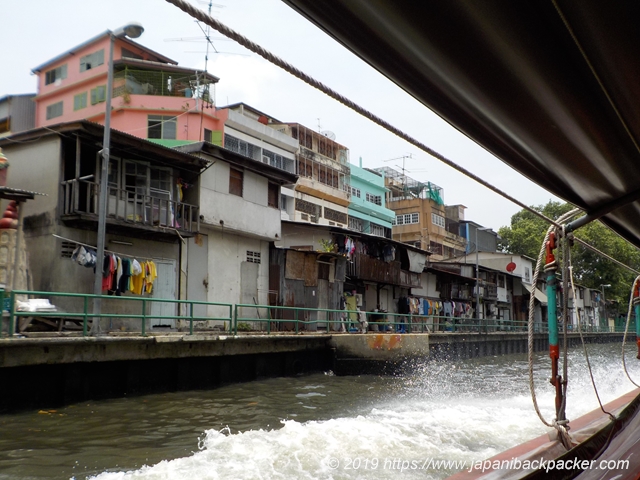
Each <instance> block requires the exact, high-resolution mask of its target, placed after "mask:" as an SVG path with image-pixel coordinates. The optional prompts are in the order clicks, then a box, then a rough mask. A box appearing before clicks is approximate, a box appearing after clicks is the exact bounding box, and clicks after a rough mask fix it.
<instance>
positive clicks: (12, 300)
mask: <svg viewBox="0 0 640 480" xmlns="http://www.w3.org/2000/svg"><path fill="white" fill-rule="evenodd" d="M9 298H10V300H9V302H10V304H9V336H10V337H13V332H14V330H15V328H14V323H13V322H14V321H15V308H16V307H15V305H16V294H15V293H13V291H12V292H11V293H10V294H9Z"/></svg>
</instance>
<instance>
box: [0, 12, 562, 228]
mask: <svg viewBox="0 0 640 480" xmlns="http://www.w3.org/2000/svg"><path fill="white" fill-rule="evenodd" d="M214 1H215V2H216V3H215V4H214V7H213V11H212V14H213V15H214V16H215V17H216V18H218V19H220V20H221V21H222V22H223V23H226V24H227V25H228V26H230V27H231V28H233V29H235V30H237V31H239V32H240V33H241V34H243V35H244V36H246V37H248V38H249V39H251V40H253V41H255V42H257V43H259V44H260V45H262V46H263V47H265V48H267V49H268V50H270V51H271V52H272V53H274V54H276V55H278V56H279V57H282V58H284V59H285V60H287V61H288V62H289V63H292V64H293V65H295V66H297V67H298V68H300V69H302V70H303V71H305V72H306V73H308V74H310V75H312V76H313V77H315V78H316V79H318V80H320V81H322V82H324V83H325V84H326V85H328V86H330V87H331V88H333V89H334V90H337V91H338V92H340V93H341V94H343V95H345V96H347V97H348V98H350V99H352V100H354V101H355V102H357V103H359V104H360V105H361V106H363V107H365V108H366V109H368V110H369V111H371V112H373V113H374V114H376V115H378V116H380V117H382V118H384V119H386V120H387V121H389V122H390V123H391V124H393V125H395V126H396V127H398V128H400V129H401V130H404V131H405V132H407V133H409V134H410V135H412V136H413V137H415V138H417V139H418V140H420V141H422V142H423V143H425V144H427V145H429V146H430V147H431V148H433V149H434V150H436V151H438V152H440V153H442V154H444V155H445V156H447V157H448V158H450V159H451V160H453V161H455V162H456V163H459V164H460V165H462V166H463V167H465V168H466V169H468V170H470V171H472V172H473V173H475V174H476V175H478V176H480V177H482V178H484V179H485V180H487V181H489V182H491V183H492V184H494V185H496V186H497V187H499V188H500V189H502V190H504V191H506V192H507V193H509V194H511V195H512V196H514V197H516V198H518V199H519V200H521V201H522V202H524V203H526V204H528V205H539V204H544V203H546V202H547V201H549V200H550V199H555V197H553V196H552V195H551V194H550V193H548V192H546V191H545V190H543V189H542V188H540V187H538V186H536V185H534V184H533V183H531V182H530V181H528V180H527V179H525V178H524V177H522V176H521V175H520V174H518V173H516V172H515V171H513V170H511V169H510V168H509V167H507V166H506V165H504V164H503V163H502V162H501V161H499V160H497V159H496V158H494V157H493V156H492V155H491V154H489V153H488V152H486V151H485V150H483V149H482V148H480V147H479V146H477V145H476V144H475V143H473V142H472V141H471V140H469V139H468V138H466V137H465V136H464V135H462V134H460V133H459V132H458V131H457V130H455V129H454V128H452V127H451V126H449V125H448V124H447V123H446V122H444V121H443V120H441V119H440V118H439V117H438V116H436V115H435V114H433V113H432V112H431V111H430V110H428V109H427V108H426V107H424V106H423V105H421V104H419V103H418V102H416V101H415V100H414V99H413V98H411V97H410V96H409V95H407V94H406V93H404V92H403V91H402V90H401V89H399V88H398V87H396V86H395V85H394V84H393V83H392V82H390V81H388V80H387V79H386V78H384V77H383V76H382V75H380V74H379V73H377V72H376V71H375V70H373V69H372V68H371V67H369V66H368V65H366V64H365V63H364V62H362V61H360V60H359V59H358V58H357V57H355V56H354V55H352V54H351V53H350V52H348V51H347V50H346V49H344V48H343V47H342V46H340V45H338V44H337V43H336V42H335V41H333V40H332V39H331V38H329V37H328V36H327V35H325V34H324V33H323V32H321V31H320V30H318V29H317V28H316V27H315V26H313V25H312V24H310V23H309V22H307V21H306V20H305V19H304V18H302V17H300V16H299V15H298V14H297V13H295V12H294V11H293V10H291V9H290V8H289V7H287V6H286V5H285V4H284V3H282V2H281V1H280V0H214ZM192 2H193V3H194V4H196V5H197V6H198V7H200V8H202V9H204V10H206V9H207V8H208V2H205V1H198V0H192ZM2 3H3V5H2V17H3V22H2V23H3V25H2V27H1V28H0V45H2V47H1V50H0V52H1V53H0V59H1V63H0V64H1V68H2V71H3V73H2V75H0V96H4V95H6V94H17V93H29V92H35V90H36V80H35V77H34V76H33V75H32V74H31V69H33V68H34V67H36V66H38V65H40V64H42V63H44V62H46V61H47V60H49V59H51V58H53V57H55V56H56V55H58V54H60V53H63V52H65V51H67V50H69V49H71V48H72V47H74V46H76V45H78V44H80V43H82V42H83V41H85V40H87V39H89V38H91V37H93V36H95V35H97V34H99V33H101V32H103V31H105V30H107V29H111V30H113V29H115V28H117V27H119V26H121V25H123V24H126V23H128V22H130V21H138V22H140V23H142V24H143V26H144V28H145V32H144V34H143V35H142V36H141V37H140V38H139V39H137V41H138V42H139V43H141V44H143V45H145V46H147V47H149V48H151V49H153V50H155V51H157V52H159V53H162V54H164V55H166V56H167V57H169V58H172V59H174V60H176V61H178V63H179V64H180V65H182V66H186V67H192V68H200V69H202V68H204V64H205V50H206V44H205V43H204V41H203V39H204V35H203V33H202V30H201V29H200V27H199V26H198V24H197V23H196V22H195V21H194V20H193V19H192V18H191V17H189V16H188V15H187V14H186V13H184V12H182V11H181V10H179V9H178V8H176V7H175V6H173V5H171V4H169V3H167V2H166V1H165V0H56V1H50V0H21V1H11V2H10V1H8V0H3V1H2ZM203 27H205V26H203ZM205 28H206V27H205ZM211 36H212V37H213V44H214V46H215V48H216V49H217V50H218V51H220V52H229V53H219V54H215V53H212V52H211V51H210V52H211V53H210V55H209V63H208V66H207V69H208V71H209V72H211V73H212V74H213V75H216V76H217V77H219V78H220V82H219V83H218V86H217V89H216V90H217V91H216V96H217V99H216V100H217V105H218V106H223V105H226V104H229V103H236V102H245V103H247V104H249V105H251V106H253V107H255V108H257V109H258V110H261V111H263V112H265V113H267V114H268V115H271V116H272V117H275V118H277V119H278V120H281V121H286V122H298V123H301V124H303V125H305V126H307V127H309V128H313V129H316V130H323V131H324V130H329V131H331V132H334V133H335V135H336V141H337V142H339V143H341V144H342V145H345V146H346V147H348V148H349V150H350V158H351V162H352V163H356V164H357V163H358V161H359V158H360V157H362V164H363V166H364V167H379V166H389V167H396V168H399V169H401V168H402V167H403V166H404V168H405V169H406V171H407V175H409V176H410V177H412V178H415V179H417V180H421V181H430V182H433V183H435V184H436V185H438V186H440V187H442V188H443V189H444V200H445V203H446V204H449V205H453V204H463V205H465V206H467V207H468V208H467V210H466V218H467V220H472V221H475V222H478V223H479V224H481V225H484V226H488V227H492V228H494V229H496V230H497V229H498V228H500V227H501V226H503V225H508V224H509V223H510V218H511V215H513V214H514V213H515V212H517V211H518V210H519V208H518V207H517V206H515V205H513V204H512V203H511V202H509V201H507V200H504V199H503V198H502V197H500V196H498V195H497V194H494V193H493V192H491V191H489V190H487V189H486V188H484V187H482V186H480V185H478V184H477V183H476V182H474V181H472V180H469V179H467V178H466V177H464V176H463V175H462V174H460V173H458V172H457V171H455V170H453V169H451V168H450V167H447V166H445V165H443V164H441V163H440V162H439V161H438V160H435V159H434V158H432V157H430V156H429V155H427V154H425V153H423V152H421V151H420V150H418V149H417V148H415V147H413V146H412V145H410V144H408V143H406V142H405V141H403V140H401V139H399V138H397V137H395V136H394V135H393V134H391V133H388V132H387V131H386V130H384V129H382V128H381V127H378V126H377V125H374V124H373V123H371V122H370V121H368V120H366V119H364V118H362V117H360V116H359V115H358V114H356V113H354V112H352V111H351V110H349V109H347V108H346V107H344V106H342V105H341V104H339V103H337V102H335V101H334V100H332V99H330V98H329V97H326V96H325V95H324V94H322V93H320V92H318V91H316V90H315V89H313V88H311V87H309V86H307V85H306V84H304V83H303V82H301V81H299V80H298V79H296V78H294V77H292V76H290V75H289V74H288V73H286V72H284V71H282V70H280V69H279V68H278V67H275V66H273V65H271V64H269V63H268V62H266V61H265V60H263V59H262V58H260V57H258V56H256V55H254V54H251V53H250V52H248V51H246V50H245V49H244V48H243V47H241V46H239V45H237V44H235V43H234V42H232V41H228V40H224V39H222V37H221V36H220V34H218V33H217V32H214V31H212V33H211ZM194 37H197V39H194ZM176 38H184V39H188V40H191V41H174V40H173V39H176ZM200 39H202V40H200ZM408 155H411V158H407V159H405V161H404V165H403V160H402V159H401V158H400V157H403V156H408ZM390 159H397V160H391V161H389V160H390Z"/></svg>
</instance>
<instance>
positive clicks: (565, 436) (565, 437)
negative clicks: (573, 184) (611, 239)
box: [527, 208, 580, 449]
mask: <svg viewBox="0 0 640 480" xmlns="http://www.w3.org/2000/svg"><path fill="white" fill-rule="evenodd" d="M579 212H580V209H578V208H574V209H573V210H571V211H569V212H567V213H565V214H564V215H562V216H561V217H559V218H558V219H557V220H556V222H557V223H559V224H561V223H562V222H564V221H566V220H568V219H569V218H571V217H573V216H575V215H577V214H578V213H579ZM555 228H556V227H555V226H554V225H551V226H550V227H549V228H548V229H547V233H546V234H545V236H544V240H543V241H542V246H541V248H540V253H539V254H538V260H537V262H536V268H535V270H534V272H533V279H532V281H531V284H532V286H533V288H538V287H537V284H538V277H539V275H540V267H541V265H542V263H543V262H542V259H543V257H544V255H545V251H546V245H547V241H548V240H549V236H550V235H551V232H552V231H553V230H554V229H555ZM565 240H566V239H563V241H565ZM534 292H535V290H534V291H533V292H532V294H531V296H530V298H529V321H528V335H527V340H528V364H529V390H530V392H531V401H532V403H533V408H534V409H535V411H536V414H537V415H538V418H539V419H540V421H542V423H543V424H545V425H546V426H547V427H551V428H555V429H556V430H557V431H558V434H559V435H560V439H561V441H562V443H563V445H565V447H567V449H568V448H570V445H571V439H570V437H569V433H568V432H567V428H566V426H565V425H566V423H567V421H566V420H562V421H558V418H555V419H554V421H553V422H549V421H547V420H546V419H545V418H544V416H543V415H542V412H540V408H539V407H538V400H537V397H536V388H535V382H534V378H533V321H534V312H535V310H534V308H535V294H534ZM565 350H566V349H565ZM565 363H566V361H565ZM564 381H566V377H565V379H564Z"/></svg>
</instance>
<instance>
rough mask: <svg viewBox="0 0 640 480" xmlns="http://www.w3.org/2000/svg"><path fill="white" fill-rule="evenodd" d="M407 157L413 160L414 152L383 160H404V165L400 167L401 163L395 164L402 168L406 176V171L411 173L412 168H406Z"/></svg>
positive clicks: (403, 174)
mask: <svg viewBox="0 0 640 480" xmlns="http://www.w3.org/2000/svg"><path fill="white" fill-rule="evenodd" d="M407 158H408V159H409V160H413V153H408V154H406V155H402V156H401V157H395V158H389V159H388V160H383V162H395V161H397V160H402V167H400V165H395V166H396V167H398V168H400V169H401V170H402V176H403V177H406V175H405V172H409V173H411V170H407V169H406V168H404V165H405V162H406V160H407ZM405 182H406V178H405Z"/></svg>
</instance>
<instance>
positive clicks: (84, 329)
mask: <svg viewBox="0 0 640 480" xmlns="http://www.w3.org/2000/svg"><path fill="white" fill-rule="evenodd" d="M83 313H84V316H83V317H82V336H83V337H86V336H87V314H88V313H89V297H88V296H87V295H85V297H84V310H83Z"/></svg>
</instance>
